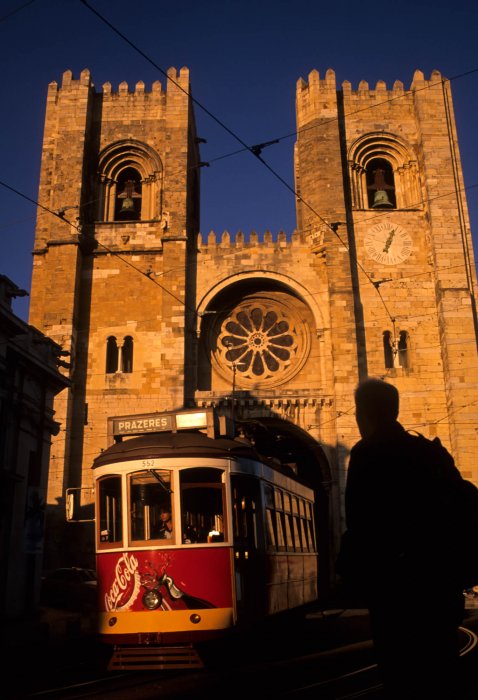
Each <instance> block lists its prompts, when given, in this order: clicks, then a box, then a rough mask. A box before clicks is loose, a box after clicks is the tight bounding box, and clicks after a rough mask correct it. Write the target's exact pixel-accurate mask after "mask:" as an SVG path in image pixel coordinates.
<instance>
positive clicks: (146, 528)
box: [129, 469, 174, 544]
mask: <svg viewBox="0 0 478 700" xmlns="http://www.w3.org/2000/svg"><path fill="white" fill-rule="evenodd" d="M171 493H172V491H171V472H170V471H166V470H163V469H161V470H159V469H155V470H152V469H151V470H148V471H141V472H135V473H134V474H131V476H130V479H129V514H130V539H131V541H132V542H136V541H141V542H143V541H148V540H165V542H164V544H166V540H170V539H172V537H173V525H174V520H173V509H172V505H171Z"/></svg>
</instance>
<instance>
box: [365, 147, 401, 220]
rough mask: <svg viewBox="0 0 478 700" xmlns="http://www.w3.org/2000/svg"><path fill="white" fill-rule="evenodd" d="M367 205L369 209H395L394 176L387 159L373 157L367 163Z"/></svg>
mask: <svg viewBox="0 0 478 700" xmlns="http://www.w3.org/2000/svg"><path fill="white" fill-rule="evenodd" d="M366 182H367V192H368V206H369V207H370V208H371V209H396V207H397V200H396V197H395V178H394V176H393V169H392V166H391V164H390V163H389V162H388V160H385V159H384V158H374V159H373V160H371V161H370V162H369V163H368V164H367V168H366Z"/></svg>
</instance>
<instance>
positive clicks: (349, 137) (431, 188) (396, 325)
mask: <svg viewBox="0 0 478 700" xmlns="http://www.w3.org/2000/svg"><path fill="white" fill-rule="evenodd" d="M296 106H297V130H298V139H297V143H296V151H295V168H296V183H297V189H298V193H299V197H298V203H297V218H298V222H299V226H300V227H301V228H302V229H303V231H304V232H310V233H313V232H314V229H317V228H318V227H320V226H321V227H322V228H324V226H323V223H324V221H325V222H327V223H328V224H329V225H328V226H326V227H325V233H324V256H325V261H326V262H325V265H326V269H327V273H328V288H329V304H330V305H331V309H332V312H331V324H332V326H333V327H332V337H333V340H332V343H333V350H332V357H333V363H334V376H335V377H336V378H340V392H338V393H337V399H338V403H339V404H340V396H341V395H346V396H347V401H348V402H349V403H350V397H352V396H353V390H354V388H355V385H356V382H357V381H358V379H360V378H363V377H365V376H375V377H383V378H386V379H387V380H389V381H391V382H392V383H393V384H395V385H396V386H397V388H398V389H399V391H400V395H401V409H400V420H401V422H402V423H403V424H404V425H405V427H406V428H411V429H415V430H417V431H419V432H422V433H424V434H425V435H426V436H427V437H433V436H434V435H438V436H439V437H440V438H441V439H442V441H443V442H444V444H446V445H447V447H448V448H449V449H451V451H452V453H453V455H454V457H455V460H456V463H457V465H458V466H459V468H460V469H461V471H462V473H463V475H464V476H465V477H467V478H474V479H475V480H476V481H478V472H477V469H476V460H475V456H474V449H471V445H473V444H476V407H477V396H478V394H477V390H478V362H477V324H476V320H477V319H476V290H477V286H476V285H477V281H476V269H475V261H474V258H473V248H472V239H471V231H470V225H469V218H468V211H467V206H466V198H465V189H464V183H463V175H462V169H461V162H460V155H459V149H458V142H457V135H456V126H455V119H454V114H453V107H452V97H451V89H450V82H449V81H448V80H447V79H446V78H444V77H442V75H441V74H440V73H439V72H438V71H434V72H433V73H432V74H431V76H430V79H429V80H426V79H425V77H424V75H423V73H422V72H421V71H416V72H415V74H414V76H413V81H412V83H411V86H410V89H408V90H405V89H404V86H403V84H402V83H401V82H399V81H396V82H395V83H394V85H393V86H392V88H391V89H390V88H388V87H387V85H386V84H385V83H384V82H383V81H378V82H377V84H376V86H375V88H374V89H371V88H370V87H369V85H368V83H366V82H365V81H362V82H360V83H359V85H358V89H356V90H354V89H352V86H351V84H350V83H349V82H348V81H346V82H344V83H343V84H342V87H341V89H339V90H337V86H336V82H335V74H334V72H333V71H331V70H328V71H327V73H326V75H325V77H324V78H323V79H321V78H320V76H319V74H318V72H317V71H312V72H311V73H310V75H309V77H308V82H305V81H304V80H299V82H298V84H297V101H296ZM306 203H307V204H306ZM317 213H319V214H320V216H321V217H322V221H318V217H317ZM333 222H338V223H335V224H334V223H333ZM352 310H353V313H352ZM337 380H338V379H336V382H337ZM336 388H337V384H336ZM338 408H339V410H345V402H344V406H343V407H342V406H340V405H338Z"/></svg>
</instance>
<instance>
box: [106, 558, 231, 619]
mask: <svg viewBox="0 0 478 700" xmlns="http://www.w3.org/2000/svg"><path fill="white" fill-rule="evenodd" d="M97 572H98V586H99V598H100V600H99V610H100V612H112V611H126V610H131V611H139V610H158V611H161V610H163V611H165V610H182V609H204V608H225V607H231V606H232V584H231V560H230V552H229V550H228V549H224V548H221V549H207V550H206V549H203V550H199V549H198V550H187V551H180V550H168V551H164V550H162V551H158V550H147V551H130V552H124V551H119V552H108V553H106V552H105V553H104V554H101V555H99V556H98V561H97Z"/></svg>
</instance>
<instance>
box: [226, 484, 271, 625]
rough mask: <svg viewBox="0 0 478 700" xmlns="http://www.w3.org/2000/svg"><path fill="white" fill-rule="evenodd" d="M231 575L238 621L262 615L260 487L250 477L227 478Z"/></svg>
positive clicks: (262, 566)
mask: <svg viewBox="0 0 478 700" xmlns="http://www.w3.org/2000/svg"><path fill="white" fill-rule="evenodd" d="M231 487H232V517H233V537H234V573H235V582H236V600H237V615H238V622H250V621H252V620H254V619H256V618H257V617H261V616H262V615H263V613H264V584H265V581H264V571H263V569H264V557H263V551H264V544H263V542H262V541H261V539H260V537H261V536H260V532H261V530H260V523H259V519H260V507H259V506H260V485H259V481H258V480H257V479H255V478H253V477H250V476H243V475H240V474H234V475H232V476H231Z"/></svg>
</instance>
